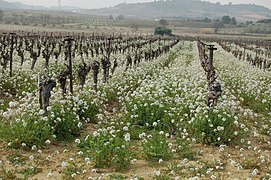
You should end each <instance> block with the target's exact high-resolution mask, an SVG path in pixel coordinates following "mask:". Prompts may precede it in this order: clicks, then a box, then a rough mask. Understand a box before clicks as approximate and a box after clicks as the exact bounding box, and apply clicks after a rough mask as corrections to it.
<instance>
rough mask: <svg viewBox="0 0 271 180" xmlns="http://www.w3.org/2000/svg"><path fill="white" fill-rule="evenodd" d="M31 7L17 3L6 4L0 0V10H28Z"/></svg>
mask: <svg viewBox="0 0 271 180" xmlns="http://www.w3.org/2000/svg"><path fill="white" fill-rule="evenodd" d="M30 8H31V6H28V5H25V4H23V3H19V2H6V1H3V0H0V9H30Z"/></svg>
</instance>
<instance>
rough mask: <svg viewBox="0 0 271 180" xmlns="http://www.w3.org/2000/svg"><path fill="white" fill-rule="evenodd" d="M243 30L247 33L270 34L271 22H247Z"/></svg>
mask: <svg viewBox="0 0 271 180" xmlns="http://www.w3.org/2000/svg"><path fill="white" fill-rule="evenodd" d="M245 31H246V32H247V33H256V34H271V24H263V23H255V24H249V25H248V26H247V27H246V28H245Z"/></svg>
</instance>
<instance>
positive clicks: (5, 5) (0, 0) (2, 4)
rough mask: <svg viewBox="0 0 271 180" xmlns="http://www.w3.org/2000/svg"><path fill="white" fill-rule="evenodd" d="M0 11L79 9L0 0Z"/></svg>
mask: <svg viewBox="0 0 271 180" xmlns="http://www.w3.org/2000/svg"><path fill="white" fill-rule="evenodd" d="M0 9H4V10H5V9H12V10H17V9H25V10H48V11H49V10H50V11H52V10H55V11H58V10H61V11H63V10H67V11H72V10H77V9H80V8H78V7H72V6H63V7H61V8H59V7H55V6H53V7H50V8H48V7H44V6H30V5H25V4H23V3H20V2H7V1H4V0H0Z"/></svg>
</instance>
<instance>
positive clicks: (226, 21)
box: [221, 16, 231, 24]
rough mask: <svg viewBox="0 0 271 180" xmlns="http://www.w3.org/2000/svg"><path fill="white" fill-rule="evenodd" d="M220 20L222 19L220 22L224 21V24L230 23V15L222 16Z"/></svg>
mask: <svg viewBox="0 0 271 180" xmlns="http://www.w3.org/2000/svg"><path fill="white" fill-rule="evenodd" d="M221 20H222V23H224V24H231V17H230V16H223V17H222V19H221Z"/></svg>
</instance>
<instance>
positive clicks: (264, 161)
mask: <svg viewBox="0 0 271 180" xmlns="http://www.w3.org/2000/svg"><path fill="white" fill-rule="evenodd" d="M1 28H2V29H1V30H2V31H3V32H4V31H5V32H11V31H14V30H15V29H17V28H18V27H17V26H16V25H5V26H2V25H1ZM12 28H13V29H12ZM24 28H25V29H23V31H25V32H17V34H16V35H13V34H2V35H0V45H1V46H0V48H1V49H0V53H1V55H0V60H1V66H0V67H1V69H0V70H1V72H0V78H1V79H0V97H1V100H0V119H1V120H0V157H1V158H0V179H3V180H6V179H8V180H9V179H160V180H167V179H176V180H177V179H235V178H236V179H270V178H271V112H270V109H271V100H270V96H271V71H270V70H271V69H270V68H271V67H270V66H271V54H270V44H269V43H270V42H268V41H265V40H262V39H259V40H257V38H258V37H251V39H244V40H239V41H237V40H236V38H235V37H233V38H227V36H223V40H221V39H222V37H218V36H212V38H211V36H204V38H201V39H200V40H201V41H197V38H194V37H188V36H185V37H181V36H178V37H158V36H150V33H151V31H150V30H149V29H148V30H147V31H144V30H143V29H142V30H137V31H133V32H131V30H129V29H128V28H125V27H114V28H115V30H113V32H114V34H113V32H112V29H113V28H112V27H107V28H102V27H98V29H97V27H96V28H93V29H91V28H90V29H89V30H87V31H84V32H86V33H85V34H84V33H82V31H79V30H78V31H76V30H75V31H73V33H70V34H69V35H70V38H72V40H71V44H69V40H68V39H67V37H66V35H68V34H67V33H68V32H70V30H69V29H65V30H64V31H63V29H61V27H59V29H58V28H55V31H54V32H52V34H51V35H50V33H49V34H48V33H46V32H50V29H51V28H50V27H47V28H42V30H43V31H44V32H43V31H40V29H38V28H37V29H34V30H33V31H32V32H29V33H27V31H28V30H29V29H28V27H27V26H24ZM45 31H46V32H45ZM93 31H95V33H91V32H93ZM60 32H62V34H61V33H60ZM120 32H126V33H120ZM186 35H187V34H186ZM194 36H196V35H194ZM64 39H66V41H64ZM207 44H213V45H214V46H215V48H217V50H215V51H214V56H213V66H211V65H210V62H209V59H210V55H209V49H208V48H207V47H208V46H207ZM69 48H70V49H69ZM12 49H13V52H11V53H12V55H13V58H12V61H11V59H10V51H12ZM22 54H23V55H22ZM22 56H23V58H22ZM69 60H71V61H69ZM212 67H214V68H212ZM209 68H210V69H209ZM53 81H54V82H55V83H56V84H55V86H54V83H52V82H53ZM64 81H65V83H64ZM70 81H72V82H70ZM215 82H219V84H220V85H221V95H219V96H218V97H217V99H216V100H217V103H208V102H211V101H207V100H206V99H207V97H209V95H210V93H218V92H220V91H216V90H215V89H214V88H213V85H214V84H215ZM63 84H64V86H63ZM209 85H210V86H211V87H210V86H209Z"/></svg>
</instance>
